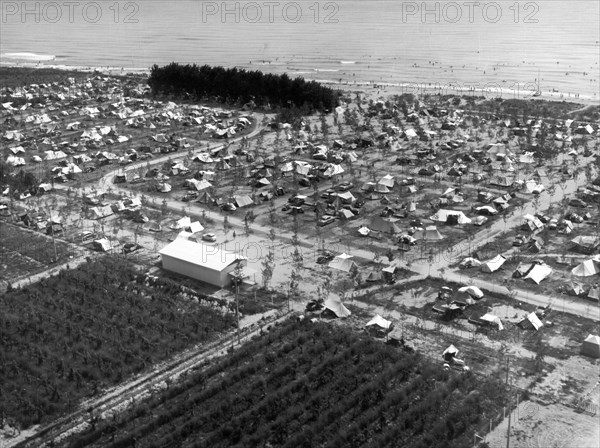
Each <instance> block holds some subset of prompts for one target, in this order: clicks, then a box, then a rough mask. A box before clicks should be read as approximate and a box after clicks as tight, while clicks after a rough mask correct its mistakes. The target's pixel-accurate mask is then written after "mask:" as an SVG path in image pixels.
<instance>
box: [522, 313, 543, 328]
mask: <svg viewBox="0 0 600 448" xmlns="http://www.w3.org/2000/svg"><path fill="white" fill-rule="evenodd" d="M525 321H527V322H529V323H530V324H531V326H532V327H533V328H534V329H535V330H539V329H540V328H542V327H543V326H544V324H543V323H542V321H541V320H540V318H539V317H537V314H535V313H529V314H528V315H527V316H526V317H525V318H524V319H523V320H522V321H521V322H525Z"/></svg>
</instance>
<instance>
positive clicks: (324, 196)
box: [320, 188, 335, 199]
mask: <svg viewBox="0 0 600 448" xmlns="http://www.w3.org/2000/svg"><path fill="white" fill-rule="evenodd" d="M334 194H335V191H334V190H332V189H331V188H330V189H329V190H326V191H324V192H323V193H321V195H320V196H321V199H329V198H330V197H331V195H334Z"/></svg>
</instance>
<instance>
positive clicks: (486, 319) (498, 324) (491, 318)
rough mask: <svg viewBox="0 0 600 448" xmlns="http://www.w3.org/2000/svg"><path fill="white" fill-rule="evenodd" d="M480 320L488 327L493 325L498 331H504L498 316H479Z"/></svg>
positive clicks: (488, 314)
mask: <svg viewBox="0 0 600 448" xmlns="http://www.w3.org/2000/svg"><path fill="white" fill-rule="evenodd" d="M480 319H481V320H482V321H484V322H487V323H488V324H490V325H495V326H496V327H497V328H498V330H504V325H502V321H501V320H500V318H499V317H498V316H495V315H493V314H490V313H487V314H484V315H483V316H481V318H480Z"/></svg>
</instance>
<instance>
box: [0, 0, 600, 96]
mask: <svg viewBox="0 0 600 448" xmlns="http://www.w3.org/2000/svg"><path fill="white" fill-rule="evenodd" d="M0 6H1V9H2V11H1V13H2V17H1V23H0V64H2V65H21V66H25V67H31V68H32V69H34V68H35V67H40V66H52V67H75V68H98V69H112V70H116V71H124V72H130V71H147V70H149V68H150V67H151V66H152V65H153V64H158V65H164V64H168V63H170V62H179V63H186V64H187V63H189V64H199V65H204V64H209V65H222V66H225V67H238V68H243V69H248V70H261V71H264V72H271V73H276V74H282V73H287V74H288V75H289V76H291V77H298V76H300V77H303V78H305V79H310V80H318V81H321V82H328V83H342V84H356V85H362V86H364V85H373V86H374V87H378V88H379V87H381V86H386V85H395V86H402V88H403V90H404V88H406V91H417V90H419V89H422V88H434V89H438V90H439V91H440V92H443V91H445V90H448V91H450V90H457V89H458V90H463V89H464V90H465V91H466V90H480V89H482V90H484V91H486V92H501V95H502V96H503V97H527V96H531V95H532V94H533V93H534V92H543V93H544V96H546V95H550V96H555V97H557V98H577V97H579V98H582V99H583V98H586V99H589V100H592V101H597V100H598V99H599V96H600V92H599V89H600V85H599V79H600V66H599V59H600V45H599V40H600V2H598V0H572V1H568V2H564V1H551V0H538V1H533V2H531V1H523V2H519V1H512V0H511V1H497V2H479V1H463V0H461V1H456V2H453V1H441V2H433V1H426V2H422V1H409V2H404V1H401V0H337V1H315V0H309V1H306V0H297V1H285V0H279V1H270V0H264V1H263V0H257V1H197V0H177V1H159V0H139V1H114V0H110V1H83V0H79V1H76V2H68V1H60V0H58V1H45V0H44V1H18V2H17V1H4V0H2V1H0Z"/></svg>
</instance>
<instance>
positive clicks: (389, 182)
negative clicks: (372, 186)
mask: <svg viewBox="0 0 600 448" xmlns="http://www.w3.org/2000/svg"><path fill="white" fill-rule="evenodd" d="M379 183H380V184H381V185H385V186H386V187H388V188H392V187H393V186H394V177H393V176H391V175H390V174H386V175H385V176H383V177H382V178H381V180H380V181H379Z"/></svg>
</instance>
